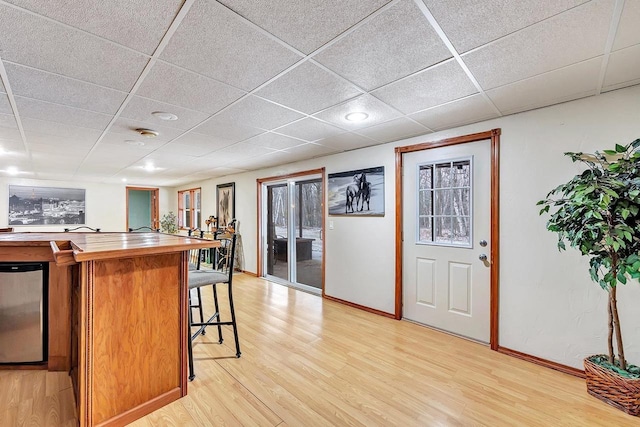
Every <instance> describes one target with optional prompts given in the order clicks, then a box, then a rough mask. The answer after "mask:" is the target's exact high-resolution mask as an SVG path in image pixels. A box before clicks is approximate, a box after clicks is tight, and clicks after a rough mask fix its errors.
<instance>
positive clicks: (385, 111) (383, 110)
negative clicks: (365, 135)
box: [314, 95, 402, 130]
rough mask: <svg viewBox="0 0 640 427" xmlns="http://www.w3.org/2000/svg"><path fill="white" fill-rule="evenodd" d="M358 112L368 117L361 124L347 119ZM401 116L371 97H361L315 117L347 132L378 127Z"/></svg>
mask: <svg viewBox="0 0 640 427" xmlns="http://www.w3.org/2000/svg"><path fill="white" fill-rule="evenodd" d="M356 112H358V113H365V114H367V115H368V117H367V118H366V119H365V120H362V121H359V122H354V121H349V120H347V119H346V117H347V114H349V113H356ZM400 116H402V114H400V113H398V112H397V111H396V110H394V109H393V108H391V107H389V106H388V105H387V104H385V103H383V102H381V101H380V100H379V99H377V98H374V97H373V96H371V95H361V96H359V97H357V98H355V99H352V100H350V101H347V102H343V103H342V104H340V105H336V106H335V107H331V108H328V109H326V110H324V111H321V112H320V113H317V114H315V115H314V117H317V118H318V119H320V120H324V121H326V122H329V123H331V124H334V125H336V126H339V127H340V128H342V129H347V130H356V129H361V128H365V127H369V126H373V125H377V124H380V123H383V122H386V121H389V120H392V119H397V118H398V117H400Z"/></svg>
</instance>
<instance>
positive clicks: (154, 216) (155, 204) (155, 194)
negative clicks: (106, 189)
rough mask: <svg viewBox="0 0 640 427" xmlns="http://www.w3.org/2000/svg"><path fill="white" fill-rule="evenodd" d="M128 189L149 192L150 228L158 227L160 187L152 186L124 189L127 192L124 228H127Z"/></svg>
mask: <svg viewBox="0 0 640 427" xmlns="http://www.w3.org/2000/svg"><path fill="white" fill-rule="evenodd" d="M129 190H135V191H148V192H150V193H151V228H160V206H159V205H160V203H159V202H160V189H159V188H152V187H129V186H127V187H126V189H125V191H126V193H127V206H126V209H127V211H126V221H125V222H126V228H127V230H129Z"/></svg>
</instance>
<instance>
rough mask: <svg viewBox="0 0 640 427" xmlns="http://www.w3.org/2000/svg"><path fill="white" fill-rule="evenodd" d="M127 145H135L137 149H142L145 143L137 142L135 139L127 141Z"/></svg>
mask: <svg viewBox="0 0 640 427" xmlns="http://www.w3.org/2000/svg"><path fill="white" fill-rule="evenodd" d="M125 144H129V145H135V146H136V147H142V146H143V145H144V142H143V141H136V140H135V139H127V140H126V141H125Z"/></svg>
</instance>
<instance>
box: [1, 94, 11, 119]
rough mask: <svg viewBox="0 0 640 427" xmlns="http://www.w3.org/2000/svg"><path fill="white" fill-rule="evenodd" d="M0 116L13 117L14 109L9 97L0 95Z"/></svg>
mask: <svg viewBox="0 0 640 427" xmlns="http://www.w3.org/2000/svg"><path fill="white" fill-rule="evenodd" d="M0 114H9V115H12V116H13V109H12V108H11V103H10V102H9V97H8V96H7V95H4V94H0Z"/></svg>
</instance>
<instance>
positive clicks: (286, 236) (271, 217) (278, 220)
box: [259, 170, 324, 294]
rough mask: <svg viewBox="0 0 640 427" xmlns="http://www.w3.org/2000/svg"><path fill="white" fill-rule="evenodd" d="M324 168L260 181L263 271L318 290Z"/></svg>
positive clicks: (320, 287) (321, 278)
mask: <svg viewBox="0 0 640 427" xmlns="http://www.w3.org/2000/svg"><path fill="white" fill-rule="evenodd" d="M323 172H324V171H323V170H322V171H310V172H307V173H301V174H296V175H293V176H288V177H278V178H273V179H263V180H259V184H260V190H259V191H260V200H261V202H260V208H259V209H260V234H261V236H260V241H261V243H262V244H261V245H260V248H261V251H260V254H259V258H260V261H259V262H260V267H261V268H259V275H260V276H261V277H265V278H267V279H268V280H272V281H275V282H279V283H283V284H286V285H290V286H294V287H296V288H299V289H302V290H305V291H308V292H312V293H316V294H320V293H322V290H323V283H324V262H323V259H324V208H323V207H324V203H323V201H324V191H323V187H324V186H323V182H324V173H323Z"/></svg>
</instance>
